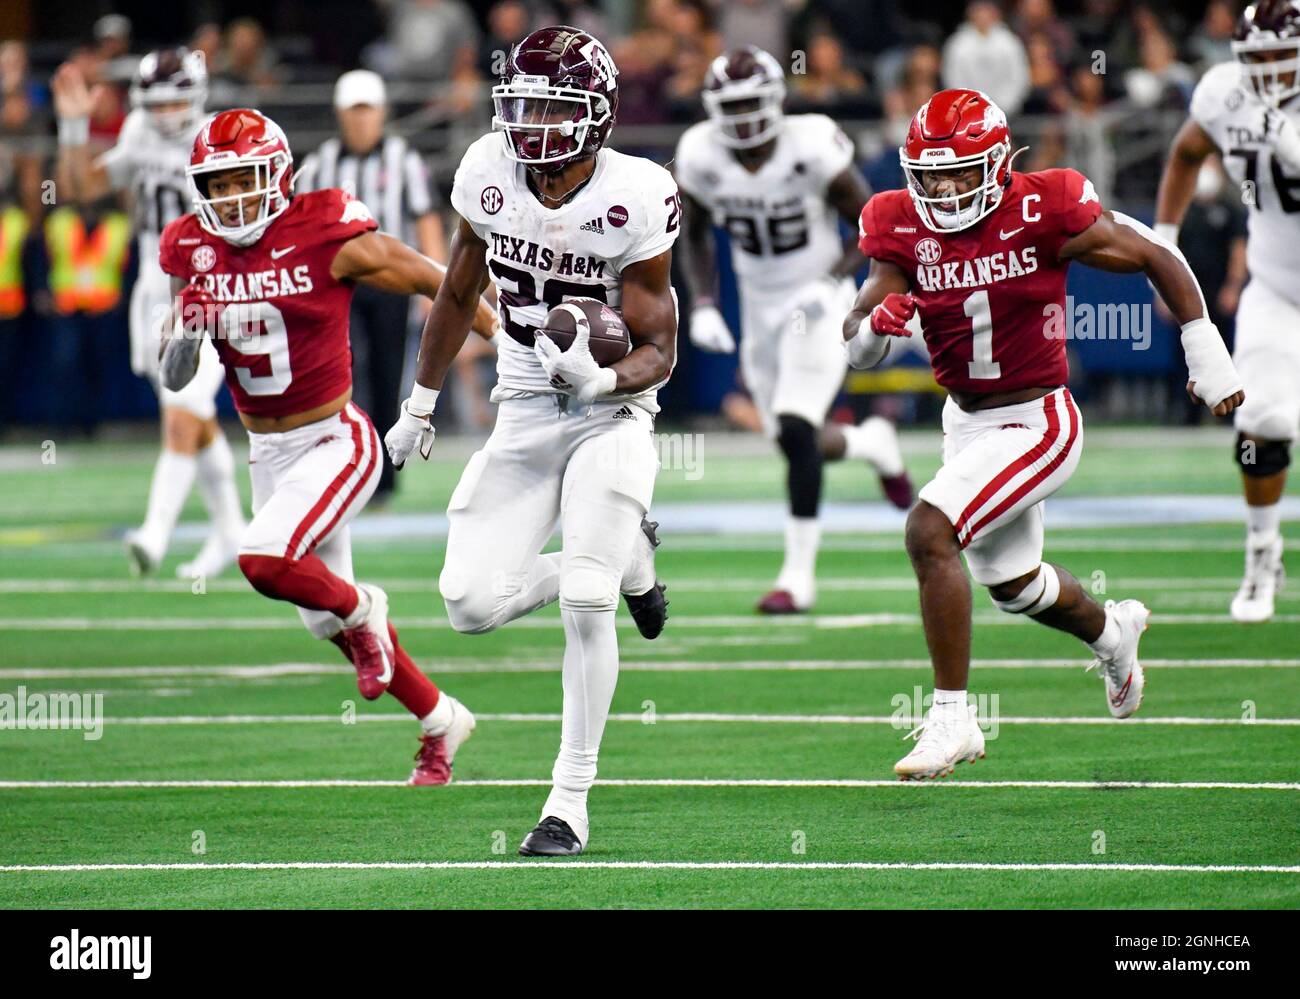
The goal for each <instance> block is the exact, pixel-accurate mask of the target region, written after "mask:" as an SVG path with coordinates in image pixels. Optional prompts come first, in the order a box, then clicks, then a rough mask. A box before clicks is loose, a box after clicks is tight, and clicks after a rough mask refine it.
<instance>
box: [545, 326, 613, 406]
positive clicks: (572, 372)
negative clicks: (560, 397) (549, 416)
mask: <svg viewBox="0 0 1300 999" xmlns="http://www.w3.org/2000/svg"><path fill="white" fill-rule="evenodd" d="M590 341H591V329H590V328H589V327H588V326H587V324H586V323H585V322H582V323H579V324H578V332H577V334H576V335H575V336H574V338H573V343H571V344H569V349H568V350H561V349H560V348H559V346H558V345H557V344H556V342H555V341H554V340H552V339H551V338H550V337H549V336H547V335H546V334H544V333H538V334H536V335H535V337H534V339H533V353H535V354H536V355H537V359H538V360H539V361H541V362H542V367H543V368H545V369H546V374H547V375H548V376H549V377H550V379H551V384H552V385H554V386H555V387H556V388H557V389H560V390H561V391H563V392H565V393H567V394H568V395H571V396H573V398H575V399H577V400H578V402H580V403H582V405H584V406H587V405H590V404H591V403H592V402H594V401H595V400H596V399H597V398H599V397H600V396H602V395H609V394H610V393H611V392H613V391H614V387H615V386H616V385H617V384H618V375H616V374H615V373H614V372H613V371H611V370H610V369H609V368H602V367H601V366H600V365H599V364H597V363H596V359H595V358H594V357H592V356H591V342H590Z"/></svg>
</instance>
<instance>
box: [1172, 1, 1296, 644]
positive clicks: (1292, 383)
mask: <svg viewBox="0 0 1300 999" xmlns="http://www.w3.org/2000/svg"><path fill="white" fill-rule="evenodd" d="M1232 50H1233V54H1234V55H1235V56H1236V59H1235V61H1233V62H1226V63H1221V64H1219V65H1217V66H1215V67H1213V68H1212V69H1210V70H1209V71H1208V72H1207V73H1206V74H1205V76H1203V77H1202V78H1201V81H1200V83H1198V84H1197V86H1196V91H1195V92H1194V93H1193V95H1192V106H1191V113H1190V117H1189V118H1188V119H1187V122H1186V123H1185V124H1184V125H1183V127H1182V129H1181V131H1179V133H1178V136H1177V138H1176V139H1175V140H1174V145H1173V149H1172V150H1170V154H1169V160H1168V162H1167V163H1166V164H1165V169H1164V175H1163V176H1162V177H1161V180H1160V190H1159V193H1158V195H1157V201H1156V230H1157V231H1158V232H1159V233H1160V234H1161V235H1162V236H1164V237H1165V238H1166V239H1168V240H1169V241H1170V242H1172V243H1175V244H1176V243H1177V242H1178V228H1179V226H1180V225H1181V224H1182V221H1183V217H1184V216H1185V215H1186V214H1187V208H1188V205H1190V204H1191V201H1192V197H1193V195H1194V194H1195V193H1196V177H1197V174H1198V172H1199V171H1200V168H1201V164H1202V163H1203V162H1204V161H1205V159H1206V158H1207V157H1208V156H1210V154H1211V153H1213V152H1215V151H1216V150H1217V151H1218V152H1219V153H1220V154H1221V155H1222V157H1223V165H1224V168H1225V169H1226V170H1227V171H1228V174H1229V176H1230V177H1231V178H1232V180H1233V181H1234V182H1235V183H1237V184H1240V185H1243V187H1242V191H1243V201H1245V203H1246V205H1247V206H1248V210H1249V213H1250V214H1249V234H1248V236H1247V239H1246V264H1247V267H1248V269H1249V271H1250V283H1249V284H1247V285H1246V287H1245V288H1244V289H1243V290H1242V293H1241V299H1240V302H1239V304H1238V306H1237V324H1236V328H1237V337H1236V344H1235V347H1234V350H1233V360H1234V361H1235V362H1236V365H1237V369H1238V370H1239V371H1240V372H1241V377H1242V381H1243V382H1244V384H1245V386H1246V392H1247V398H1246V402H1245V404H1244V405H1243V406H1242V407H1241V408H1240V409H1238V410H1237V411H1236V412H1235V413H1234V414H1233V424H1234V425H1235V427H1236V429H1237V440H1236V442H1235V444H1234V457H1235V459H1236V461H1237V464H1238V465H1239V466H1240V467H1241V482H1242V489H1243V491H1244V493H1245V498H1246V572H1245V576H1244V577H1243V579H1242V581H1241V587H1240V588H1239V589H1238V590H1237V594H1236V596H1235V597H1233V600H1232V604H1231V613H1232V616H1233V617H1234V618H1235V619H1236V620H1238V621H1267V620H1268V619H1269V618H1271V617H1272V616H1273V607H1274V597H1275V594H1276V592H1277V590H1278V588H1279V587H1280V585H1281V583H1282V580H1283V568H1282V532H1281V516H1282V515H1281V507H1280V503H1281V500H1282V493H1283V490H1284V489H1285V488H1286V476H1287V468H1288V467H1289V466H1290V464H1291V448H1292V446H1293V445H1294V444H1295V441H1296V437H1297V435H1300V265H1298V264H1297V256H1296V249H1297V247H1300V128H1298V127H1297V126H1298V125H1300V4H1297V3H1295V2H1294V0H1261V2H1260V3H1258V4H1253V5H1251V6H1249V7H1247V8H1246V10H1245V12H1244V13H1243V14H1242V16H1241V19H1240V21H1239V23H1238V25H1237V31H1236V34H1235V37H1234V41H1233V43H1232Z"/></svg>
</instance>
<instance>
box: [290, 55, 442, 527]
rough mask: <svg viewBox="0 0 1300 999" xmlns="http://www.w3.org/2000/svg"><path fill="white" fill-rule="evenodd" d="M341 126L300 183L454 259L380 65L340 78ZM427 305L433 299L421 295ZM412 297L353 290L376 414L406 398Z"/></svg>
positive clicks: (355, 324)
mask: <svg viewBox="0 0 1300 999" xmlns="http://www.w3.org/2000/svg"><path fill="white" fill-rule="evenodd" d="M334 112H335V115H336V117H337V118H338V124H339V134H338V136H337V137H335V138H332V139H327V140H326V141H325V142H323V143H322V144H321V146H320V148H319V149H317V150H316V151H315V152H314V153H311V154H309V155H308V156H307V158H306V159H305V160H304V161H303V166H302V170H301V171H300V172H299V174H298V178H297V181H296V182H295V187H296V188H297V189H298V190H300V191H315V190H319V189H321V188H325V187H338V188H342V189H343V190H345V191H347V192H348V193H349V194H351V195H352V196H353V197H355V198H358V199H359V200H361V201H362V202H363V203H364V204H365V205H366V207H367V208H369V209H370V211H371V214H373V215H374V217H375V221H376V222H378V223H379V228H380V229H382V230H383V231H384V232H387V233H389V234H390V235H392V236H395V237H396V238H398V239H400V240H401V241H402V242H404V243H406V244H407V245H408V246H414V247H415V248H416V249H418V250H419V251H420V252H421V253H423V254H424V255H425V256H426V257H430V258H432V259H433V260H438V261H442V260H446V259H447V245H446V239H445V236H444V233H443V227H442V220H441V218H440V217H439V216H438V213H437V211H436V210H435V209H436V205H435V203H434V195H433V190H432V188H431V187H430V184H429V175H428V171H427V170H426V169H425V166H424V162H423V161H422V160H421V159H420V156H419V154H418V153H417V152H416V151H415V150H413V149H411V147H410V146H409V144H408V143H407V141H406V139H404V138H402V137H401V136H400V135H387V134H385V132H384V124H385V121H386V119H387V116H388V99H387V95H386V93H385V91H384V81H383V79H382V78H381V77H380V76H379V74H377V73H372V72H370V71H369V70H364V69H356V70H353V71H351V72H349V73H344V74H343V75H342V76H340V77H339V79H338V82H337V83H336V84H335V85H334ZM418 302H419V303H421V304H420V308H421V310H422V312H424V313H427V311H428V306H429V305H430V304H431V303H429V302H428V300H427V299H424V298H419V299H418ZM410 310H411V300H410V299H409V298H408V297H406V296H404V295H389V294H385V293H384V292H380V291H375V290H373V289H371V288H367V287H365V286H364V285H358V286H357V289H356V291H355V292H354V293H353V296H352V314H351V328H352V343H353V346H354V347H356V348H358V349H357V352H356V355H355V356H354V358H353V367H354V369H355V370H354V371H353V376H354V377H353V380H354V382H355V383H356V385H357V387H358V389H359V395H360V398H359V399H358V400H357V401H358V404H359V405H360V406H361V407H362V408H363V409H365V410H367V411H368V412H370V413H372V414H374V416H375V417H376V419H377V420H380V421H389V422H391V421H392V420H394V419H396V417H397V411H398V407H399V406H400V405H401V400H402V396H403V394H404V393H403V392H402V366H403V362H404V361H405V358H406V339H407V329H408V321H409V317H410ZM394 484H395V476H394V472H393V466H392V465H391V464H390V463H389V462H384V466H383V472H382V473H381V474H380V477H379V486H378V488H377V489H376V490H375V495H374V498H373V499H372V500H371V502H372V504H373V503H374V502H375V500H378V501H380V502H383V501H385V500H387V499H388V497H390V496H391V495H392V493H393V487H394Z"/></svg>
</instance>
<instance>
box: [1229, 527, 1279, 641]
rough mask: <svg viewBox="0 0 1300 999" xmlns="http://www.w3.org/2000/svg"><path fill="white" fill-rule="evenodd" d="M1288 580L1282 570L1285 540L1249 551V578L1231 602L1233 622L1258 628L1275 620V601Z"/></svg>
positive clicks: (1247, 549) (1247, 572) (1250, 548)
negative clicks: (1260, 623) (1266, 622)
mask: <svg viewBox="0 0 1300 999" xmlns="http://www.w3.org/2000/svg"><path fill="white" fill-rule="evenodd" d="M1285 580H1286V570H1285V569H1284V568H1283V567H1282V538H1281V537H1280V536H1279V537H1276V538H1274V539H1273V540H1272V541H1271V542H1269V543H1268V544H1264V545H1257V546H1255V547H1250V546H1249V544H1248V545H1247V548H1246V575H1245V577H1244V578H1243V579H1242V581H1241V588H1240V589H1238V590H1237V595H1236V596H1235V597H1233V598H1232V607H1231V608H1230V613H1231V614H1232V619H1233V620H1234V621H1241V622H1243V623H1245V624H1257V623H1259V622H1260V621H1267V620H1268V619H1269V618H1271V617H1272V616H1273V600H1274V597H1275V596H1276V594H1277V591H1278V590H1280V589H1282V583H1283V582H1284V581H1285Z"/></svg>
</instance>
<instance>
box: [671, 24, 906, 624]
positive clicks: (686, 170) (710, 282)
mask: <svg viewBox="0 0 1300 999" xmlns="http://www.w3.org/2000/svg"><path fill="white" fill-rule="evenodd" d="M703 97H704V106H705V108H706V109H707V110H708V113H709V119H708V120H707V121H704V122H701V123H699V124H698V125H694V126H693V127H691V128H690V129H688V130H687V131H686V133H685V134H684V135H683V136H682V138H681V141H680V142H679V143H678V145H677V155H676V159H675V160H674V172H675V175H676V178H677V183H678V184H679V185H680V187H681V189H682V193H683V195H684V198H683V207H684V210H685V215H686V222H685V224H686V239H685V240H684V242H683V244H682V253H683V262H684V264H685V266H684V267H683V268H682V273H683V274H684V275H685V278H686V282H687V284H688V286H689V287H690V290H691V298H692V310H691V318H690V337H691V342H692V343H693V344H695V346H697V347H699V348H701V349H703V350H707V351H713V352H722V353H731V352H733V351H734V350H735V349H736V342H735V339H734V338H733V337H732V334H731V331H730V330H729V329H728V328H727V323H726V320H725V319H724V318H723V316H722V313H721V312H720V311H719V309H718V303H717V295H718V269H717V259H716V251H715V248H714V243H713V234H712V226H713V225H718V226H721V227H722V228H724V229H726V231H727V233H728V234H729V236H730V239H731V248H732V255H731V257H732V261H733V263H734V265H735V270H736V277H737V280H738V282H739V285H740V313H741V317H740V318H741V340H740V369H741V375H742V377H743V379H744V382H745V387H746V388H747V389H748V390H749V392H750V394H751V396H752V397H753V400H754V403H755V405H756V406H757V408H758V412H759V415H760V418H761V419H762V422H763V429H764V432H765V433H766V434H767V435H768V436H769V437H771V438H773V439H774V440H775V441H776V443H777V446H778V447H779V448H780V449H781V452H782V454H783V455H784V456H785V460H786V491H787V494H788V498H789V517H788V519H787V521H786V528H785V561H784V562H783V563H782V566H781V571H780V574H779V575H778V576H777V578H776V584H775V586H774V588H773V589H772V591H771V592H769V593H768V594H767V595H766V596H764V597H763V598H762V599H761V600H760V601H759V603H758V610H759V611H760V612H762V613H765V614H790V613H797V612H800V611H806V610H808V609H809V608H810V607H812V605H813V602H814V601H815V599H816V576H815V568H816V561H817V549H818V546H819V544H820V542H821V523H820V521H819V519H818V512H819V509H820V506H821V492H822V464H823V462H824V461H837V460H839V459H842V458H852V459H860V460H864V461H866V462H868V463H869V464H870V465H871V466H872V467H873V468H874V469H875V470H876V471H877V472H878V473H879V474H880V480H881V484H882V487H883V488H884V492H885V495H886V497H887V498H888V499H889V500H890V502H891V503H893V504H894V505H895V506H897V507H898V508H900V509H903V510H905V509H907V507H908V506H910V505H911V502H912V486H911V482H910V481H909V480H908V478H907V472H906V469H905V468H904V467H903V455H902V452H901V451H900V450H899V446H898V435H897V433H896V432H895V430H894V426H893V424H892V423H890V422H889V421H888V420H886V419H884V418H883V417H879V416H871V417H868V418H867V419H866V420H864V421H863V422H862V423H860V424H858V425H857V426H841V425H839V424H836V423H828V422H827V421H826V415H827V412H828V410H829V409H830V407H831V404H832V403H833V402H834V401H835V397H836V395H837V394H838V393H839V390H840V386H841V385H842V384H843V382H844V373H845V370H846V368H847V364H846V361H845V357H844V346H843V342H842V340H841V338H840V320H841V318H842V317H843V315H844V313H845V312H846V311H847V310H848V307H849V305H850V303H852V301H853V287H854V283H853V274H854V273H855V272H856V271H857V270H858V268H859V267H861V266H862V264H863V262H864V260H863V257H862V254H861V253H860V252H859V251H858V248H857V244H856V242H855V240H854V239H853V238H850V239H849V240H848V241H847V242H845V240H844V239H842V238H841V236H840V230H839V222H840V221H841V220H843V221H844V222H845V223H847V224H848V225H849V226H856V225H857V221H858V213H859V212H861V211H862V206H863V205H864V204H866V201H867V198H868V197H870V194H871V192H870V191H869V190H868V188H867V184H866V181H865V180H863V178H862V175H861V174H860V173H859V172H858V170H857V168H856V167H855V166H854V165H853V143H852V142H850V141H849V138H848V136H846V135H845V134H844V133H843V132H842V131H841V130H840V128H839V126H838V125H836V124H835V122H833V121H832V120H831V119H830V118H828V117H826V116H825V115H820V114H803V115H790V116H786V115H785V114H784V113H783V110H782V104H783V102H784V100H785V78H784V74H783V73H782V71H781V66H780V64H779V63H778V62H777V61H776V60H775V59H774V58H773V57H772V56H771V55H769V54H768V53H767V52H764V51H763V50H762V49H759V48H755V47H753V46H745V47H743V48H738V49H734V50H732V51H731V52H727V53H725V54H723V55H720V56H718V58H717V59H715V60H714V61H713V63H712V65H710V67H709V71H708V73H707V74H706V76H705V81H704V93H703Z"/></svg>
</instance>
